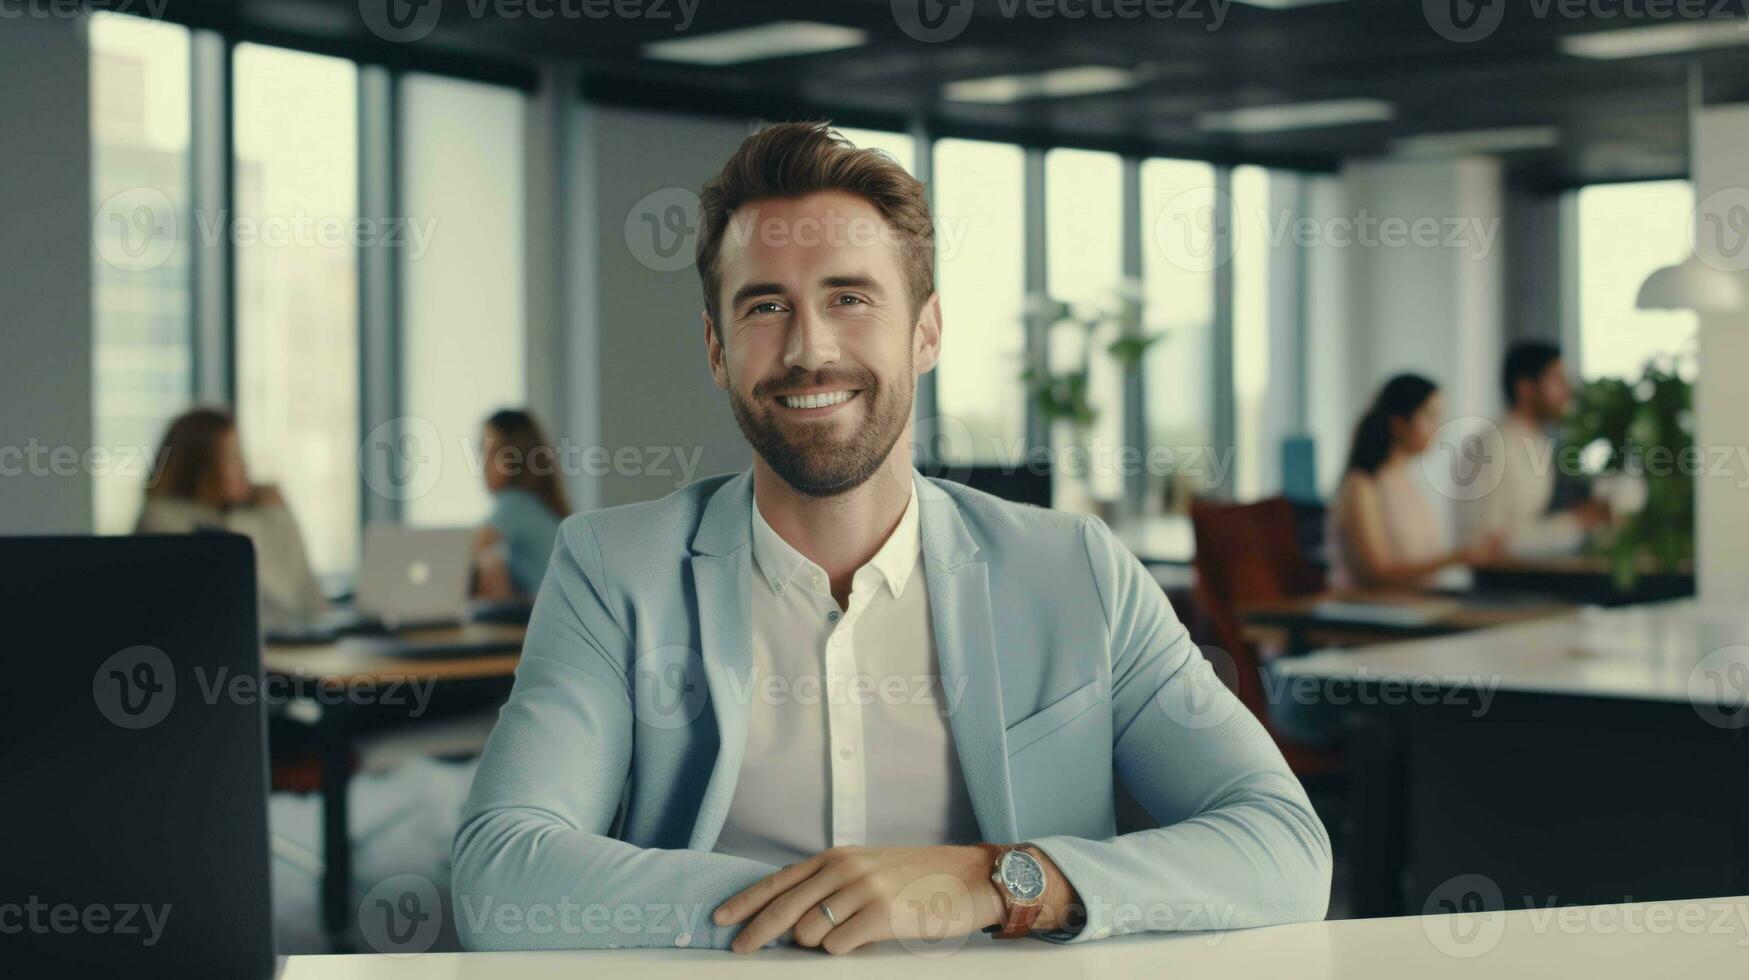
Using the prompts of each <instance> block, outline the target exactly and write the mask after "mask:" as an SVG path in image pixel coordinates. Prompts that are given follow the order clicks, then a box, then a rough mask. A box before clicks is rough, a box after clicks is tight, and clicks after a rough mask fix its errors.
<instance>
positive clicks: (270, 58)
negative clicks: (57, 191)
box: [230, 44, 370, 573]
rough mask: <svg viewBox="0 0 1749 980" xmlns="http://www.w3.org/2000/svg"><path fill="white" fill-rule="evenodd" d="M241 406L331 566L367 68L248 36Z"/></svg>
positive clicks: (241, 118)
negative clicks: (362, 72) (362, 80)
mask: <svg viewBox="0 0 1749 980" xmlns="http://www.w3.org/2000/svg"><path fill="white" fill-rule="evenodd" d="M233 74H234V77H235V82H234V96H233V107H234V113H233V129H234V132H235V139H236V163H235V190H234V195H235V214H234V216H233V219H232V228H231V229H230V231H231V234H232V241H233V247H234V250H235V253H234V254H235V257H236V290H237V296H236V311H237V313H236V316H237V319H236V325H235V326H236V345H237V360H236V367H237V377H236V388H237V415H238V425H239V427H240V429H241V431H242V437H243V453H244V456H245V458H246V459H247V460H248V463H249V466H250V470H251V474H252V476H253V477H254V479H256V480H257V481H265V482H273V483H277V484H278V485H279V486H280V488H281V490H282V491H283V493H284V495H285V497H286V500H287V502H288V503H289V504H290V506H291V508H292V510H293V512H294V513H295V514H296V515H297V517H298V520H299V523H300V524H301V525H302V527H303V532H304V539H305V541H306V543H307V545H308V547H309V552H310V560H311V563H312V564H314V565H315V567H316V570H317V571H318V572H322V573H336V572H344V571H346V570H349V569H351V568H352V567H353V566H354V564H355V562H356V560H357V554H358V539H359V495H360V491H359V468H358V459H359V448H358V447H359V431H358V429H359V393H358V392H359V380H358V379H359V374H358V348H359V342H358V338H359V333H358V256H357V248H356V245H355V243H357V242H359V241H361V240H363V235H365V234H369V233H370V229H362V228H360V227H359V226H358V222H357V220H356V219H357V217H358V70H357V67H356V66H355V65H353V63H352V62H349V61H344V60H341V59H338V58H327V57H321V56H318V55H312V54H305V53H302V52H294V51H286V50H282V49H278V48H271V47H263V46H261V45H256V44H243V45H239V46H238V47H237V48H236V51H235V54H234V58H233Z"/></svg>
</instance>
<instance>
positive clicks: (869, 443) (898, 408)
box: [729, 368, 913, 497]
mask: <svg viewBox="0 0 1749 980" xmlns="http://www.w3.org/2000/svg"><path fill="white" fill-rule="evenodd" d="M911 376H912V375H911V373H910V371H909V370H907V371H906V372H905V374H904V375H903V377H904V378H907V379H908V378H910V377H911ZM824 385H843V386H845V387H849V388H858V389H861V390H860V391H859V392H858V393H857V395H856V397H857V398H860V399H863V400H864V401H865V402H866V412H867V418H866V421H864V422H863V423H862V425H861V426H859V427H858V428H857V429H856V430H854V431H852V432H851V433H850V434H849V435H847V436H842V437H841V436H837V435H835V434H834V432H833V430H834V428H835V427H834V426H833V425H832V424H830V423H811V424H810V423H804V424H803V425H802V426H797V427H794V428H799V429H800V430H801V431H800V433H799V434H798V433H795V432H794V431H793V429H792V431H789V432H786V431H785V430H784V428H783V427H782V426H781V425H780V424H779V423H778V421H777V419H776V418H775V412H776V409H773V408H769V407H765V406H767V405H768V404H769V402H767V401H765V400H764V399H765V396H766V395H767V393H768V392H771V391H774V390H775V391H783V390H785V389H790V388H797V387H802V386H824ZM912 389H913V385H912V384H910V383H905V384H904V389H903V390H898V391H889V390H888V389H887V388H886V387H885V386H884V385H882V384H881V383H880V381H879V379H877V378H876V377H875V376H874V375H873V374H871V373H869V372H868V371H866V370H863V369H860V368H859V369H853V370H846V371H836V370H828V371H817V372H814V373H813V374H811V375H810V374H809V372H807V371H803V370H801V369H800V368H797V369H795V370H792V371H791V372H790V373H789V374H788V375H786V376H784V377H783V378H782V379H781V380H778V381H762V382H760V383H759V384H757V385H755V386H754V388H753V396H752V398H751V399H749V398H747V397H744V396H743V395H742V394H741V392H740V390H739V389H737V388H736V387H735V386H734V385H733V384H731V385H730V386H729V406H730V408H731V409H732V410H733V411H734V414H735V424H737V425H739V426H740V427H741V434H742V435H743V436H745V437H746V438H747V442H748V443H750V444H751V445H752V446H753V451H754V452H756V453H758V454H759V456H760V458H761V459H764V460H765V464H766V465H767V466H770V467H771V469H772V472H774V473H776V474H777V475H778V476H779V477H780V478H781V479H782V480H783V482H785V483H787V484H789V485H790V486H791V487H793V488H794V489H795V490H796V491H797V492H798V493H805V494H807V495H808V496H810V497H835V496H837V495H839V494H841V493H844V492H846V491H848V490H852V489H855V488H856V487H859V486H861V485H862V484H863V483H865V482H867V480H868V478H869V477H871V476H873V475H875V473H877V472H879V471H880V468H881V466H882V465H883V464H884V463H885V462H886V461H887V456H888V455H889V454H890V453H891V452H892V451H893V446H894V445H895V444H897V443H898V441H899V436H900V435H901V434H903V433H904V431H905V423H906V422H907V421H908V420H909V418H910V415H911V394H912Z"/></svg>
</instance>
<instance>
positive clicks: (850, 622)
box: [454, 123, 1330, 953]
mask: <svg viewBox="0 0 1749 980" xmlns="http://www.w3.org/2000/svg"><path fill="white" fill-rule="evenodd" d="M700 200H701V216H700V229H699V244H698V255H697V260H698V261H697V265H698V269H699V274H700V277H701V279H702V280H703V285H704V306H705V309H704V316H703V320H704V323H703V340H704V347H705V354H706V356H707V358H708V359H709V363H710V369H711V374H712V377H713V378H714V379H715V380H716V383H717V385H718V386H719V387H720V388H722V389H723V390H724V391H726V392H727V393H728V401H729V406H730V410H731V411H732V412H733V413H734V417H735V420H736V422H737V423H738V424H739V426H740V428H741V431H742V432H743V433H744V434H745V436H746V438H747V441H748V442H749V443H750V444H751V445H752V447H753V449H754V459H753V465H752V467H751V468H750V469H749V470H747V471H746V472H743V473H739V474H735V475H731V476H722V477H714V478H709V479H705V480H700V481H698V482H696V483H693V484H691V485H689V486H687V487H685V488H683V489H681V490H679V491H677V492H675V493H673V494H671V495H669V496H667V497H664V498H662V499H660V500H655V501H650V502H647V503H640V504H632V505H627V506H623V507H615V508H609V509H606V510H600V511H595V512H591V513H586V514H579V515H576V516H574V517H572V518H570V519H569V520H567V521H566V522H565V525H564V527H563V530H562V532H561V535H560V540H559V543H558V545H557V547H556V548H555V550H554V554H553V561H552V566H551V570H550V572H549V574H548V575H547V577H546V579H545V582H544V584H543V585H542V587H541V591H540V595H539V597H538V599H537V601H536V603H535V609H534V614H533V618H532V619H531V621H530V623H529V632H528V639H527V642H526V644H525V646H524V648H523V654H522V663H521V666H520V667H519V668H518V670H517V677H516V685H515V689H514V690H513V692H512V693H511V697H510V701H509V703H508V705H507V706H506V707H505V709H504V711H503V714H502V716H501V717H500V719H499V723H498V726H497V728H496V729H495V730H494V731H493V733H492V737H491V740H490V742H489V743H488V745H487V747H486V751H485V754H484V757H483V758H482V759H481V761H480V766H479V771H478V774H477V775H476V777H475V781H474V787H473V791H472V793H471V795H470V797H469V799H468V803H467V806H466V809H465V812H464V814H463V821H462V826H461V829H460V831H459V832H458V833H457V835H456V842H455V854H454V863H455V880H454V891H455V913H456V920H457V926H458V931H459V932H460V934H461V936H462V939H463V941H464V942H465V943H466V944H467V945H468V946H469V947H470V948H475V949H537V948H580V947H606V946H710V947H717V948H731V949H734V950H735V951H737V952H743V953H747V952H753V951H755V950H758V949H759V948H761V947H762V946H765V945H767V944H769V943H772V942H780V941H793V942H795V943H797V944H800V945H803V946H814V947H821V948H823V949H825V950H827V951H829V952H833V953H843V952H847V951H849V950H852V949H855V948H857V947H860V946H863V945H865V944H868V943H872V942H879V941H883V940H889V939H899V940H902V941H923V942H928V943H940V942H943V941H946V940H950V939H952V938H953V937H957V936H965V935H967V934H971V933H976V932H980V931H982V932H988V933H991V934H993V935H995V936H997V937H998V938H1015V937H1021V936H1026V935H1036V936H1040V937H1042V938H1047V939H1052V940H1056V941H1065V942H1075V941H1081V940H1087V939H1097V938H1101V937H1105V936H1110V935H1116V934H1121V933H1128V932H1137V931H1143V930H1173V929H1208V928H1238V927H1246V926H1257V925H1266V924H1271V923H1278V922H1289V921H1296V920H1304V919H1316V918H1321V917H1322V916H1323V915H1324V911H1325V907H1326V905H1327V902H1328V897H1329V884H1330V844H1329V838H1328V837H1327V835H1326V834H1325V831H1324V828H1323V826H1322V824H1320V822H1319V820H1318V818H1317V816H1316V815H1315V814H1314V813H1313V811H1312V808H1311V806H1310V805H1309V804H1308V802H1307V800H1306V797H1305V794H1304V792H1303V791H1302V789H1301V787H1300V786H1299V784H1298V782H1297V781H1296V780H1295V779H1294V777H1293V776H1292V774H1291V773H1290V772H1289V771H1288V769H1287V766H1286V764H1285V763H1284V762H1283V761H1282V757H1281V755H1280V753H1279V752H1278V751H1277V750H1276V748H1275V746H1274V744H1273V743H1272V742H1271V741H1270V739H1269V737H1268V735H1267V734H1266V733H1265V732H1264V730H1263V728H1262V727H1261V726H1260V725H1259V724H1258V723H1257V721H1256V720H1255V719H1254V718H1253V717H1252V716H1251V715H1250V714H1249V713H1248V712H1247V711H1246V710H1245V709H1244V708H1243V707H1242V706H1240V704H1239V702H1238V701H1237V700H1236V699H1235V698H1234V697H1233V696H1232V695H1231V694H1230V693H1229V692H1228V691H1227V689H1226V688H1225V687H1224V686H1223V685H1222V683H1221V682H1220V680H1219V679H1218V678H1217V677H1216V676H1215V674H1214V672H1213V670H1212V669H1211V668H1210V667H1209V665H1208V663H1207V661H1205V660H1204V659H1203V657H1202V655H1201V653H1200V652H1199V651H1198V650H1197V648H1196V646H1195V645H1194V644H1193V643H1192V642H1191V641H1190V638H1189V637H1188V635H1187V634H1186V632H1185V629H1184V627H1183V625H1181V624H1180V622H1179V621H1178V618H1177V617H1176V616H1175V615H1174V613H1173V611H1172V608H1171V606H1170V604H1169V603H1168V602H1167V601H1166V598H1165V596H1164V594H1163V593H1162V592H1161V590H1160V588H1159V586H1158V585H1156V584H1155V582H1154V580H1153V579H1152V578H1151V577H1150V576H1149V575H1148V573H1147V572H1146V571H1145V570H1144V569H1143V568H1142V566H1141V564H1140V563H1139V562H1138V561H1137V560H1136V559H1135V557H1134V556H1132V555H1130V554H1129V553H1128V552H1127V551H1125V550H1124V549H1123V548H1122V546H1120V545H1119V544H1118V543H1117V542H1116V541H1115V540H1114V539H1113V537H1112V535H1111V532H1110V531H1109V530H1108V529H1107V528H1106V527H1105V525H1104V524H1103V523H1101V522H1100V521H1099V520H1098V519H1097V518H1091V517H1085V516H1081V515H1077V514H1069V513H1062V512H1057V511H1051V510H1044V509H1040V508H1035V507H1027V506H1022V505H1016V504H1010V503H1007V502H1004V501H1002V500H999V499H996V498H994V497H991V496H989V495H987V494H983V493H980V492H977V491H974V490H971V489H968V488H966V487H963V486H961V485H959V484H955V483H949V482H943V481H939V480H935V479H931V478H926V477H924V476H922V475H921V474H919V473H918V472H917V471H916V470H915V468H914V467H913V465H912V462H911V452H912V440H911V426H912V422H911V415H912V408H913V398H914V393H915V389H916V383H917V377H918V376H919V375H920V374H922V373H923V372H926V371H929V370H932V369H933V368H934V366H935V363H936V360H937V358H938V357H939V354H940V350H941V344H942V338H943V335H944V330H943V315H942V309H941V302H940V299H939V298H938V297H937V296H936V294H935V288H934V275H933V267H934V237H933V231H932V221H931V219H930V215H929V211H928V207H927V204H926V203H925V198H924V191H923V187H922V185H920V184H919V183H918V182H917V181H916V180H915V179H913V178H912V177H911V176H910V175H908V174H906V173H905V172H904V170H902V169H901V168H899V167H898V166H897V165H895V164H894V163H893V162H892V161H891V160H889V159H888V158H886V157H884V156H882V155H880V154H878V153H875V152H872V151H868V150H857V149H855V148H854V147H852V146H850V145H849V144H848V143H847V142H845V141H844V140H843V139H842V138H841V137H839V136H838V135H836V134H835V133H833V132H832V131H831V130H829V129H828V128H827V127H826V126H825V125H824V124H810V123H792V124H783V125H776V126H771V127H768V128H766V129H764V130H762V131H760V132H759V133H757V134H755V135H754V136H752V137H750V138H748V140H747V141H746V142H745V143H743V144H742V146H741V147H740V149H739V150H737V151H736V153H735V155H734V156H733V157H732V158H731V159H730V160H729V161H728V162H727V163H726V164H725V165H724V167H723V169H722V171H721V172H720V173H719V174H718V175H717V176H716V177H715V178H713V179H712V180H711V181H710V183H708V184H707V185H706V186H705V188H704V191H703V193H702V194H701V195H700ZM975 301H976V299H975V297H968V298H967V299H966V300H965V302H968V303H971V302H975ZM967 353H968V354H969V355H970V356H976V355H975V353H974V352H967ZM1115 779H1121V780H1122V781H1123V783H1124V784H1125V786H1126V787H1127V788H1128V789H1129V790H1130V792H1131V793H1132V794H1133V795H1134V796H1135V797H1136V798H1137V799H1138V800H1139V801H1140V802H1141V803H1142V805H1143V806H1144V807H1145V808H1146V809H1147V811H1148V812H1149V814H1150V815H1151V816H1152V818H1153V819H1154V821H1155V822H1157V823H1158V825H1159V826H1158V827H1157V828H1155V829H1149V830H1140V831H1135V832H1132V833H1128V834H1123V835H1118V834H1117V833H1116V824H1115V817H1114V805H1113V785H1114V780H1115Z"/></svg>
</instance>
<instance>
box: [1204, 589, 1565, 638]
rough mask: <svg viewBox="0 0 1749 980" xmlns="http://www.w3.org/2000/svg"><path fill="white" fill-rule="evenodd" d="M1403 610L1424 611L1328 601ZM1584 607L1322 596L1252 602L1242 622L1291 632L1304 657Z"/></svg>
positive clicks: (1491, 598)
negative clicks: (1359, 610) (1360, 611)
mask: <svg viewBox="0 0 1749 980" xmlns="http://www.w3.org/2000/svg"><path fill="white" fill-rule="evenodd" d="M1332 601H1341V602H1350V603H1361V604H1369V605H1370V604H1378V605H1389V606H1401V607H1404V608H1406V609H1409V610H1413V611H1418V612H1420V613H1421V614H1422V615H1423V617H1424V618H1423V619H1422V620H1421V621H1418V622H1412V623H1411V622H1385V621H1381V620H1379V619H1375V618H1371V617H1367V616H1363V615H1357V614H1352V613H1349V612H1346V611H1344V610H1339V609H1326V608H1320V607H1321V606H1323V605H1324V604H1325V603H1327V602H1332ZM1577 611H1578V607H1576V606H1573V605H1570V604H1567V603H1564V602H1560V601H1557V600H1552V599H1540V598H1534V597H1522V596H1507V595H1488V594H1482V593H1476V594H1459V593H1452V594H1436V595H1416V594H1411V593H1389V592H1345V593H1337V592H1320V593H1317V594H1314V595H1307V596H1299V597H1296V598H1292V599H1281V600H1276V601H1272V602H1257V603H1246V604H1243V605H1241V606H1240V607H1239V609H1238V613H1239V619H1240V621H1241V622H1242V623H1243V624H1244V625H1246V626H1247V627H1263V628H1266V629H1275V630H1280V631H1283V632H1285V633H1286V634H1287V642H1286V649H1287V650H1288V652H1290V653H1300V652H1303V651H1305V650H1308V649H1311V648H1312V647H1314V646H1318V645H1341V646H1358V645H1364V644H1370V643H1379V642H1383V641H1388V640H1401V639H1409V638H1415V637H1432V636H1447V635H1450V634H1453V633H1467V632H1471V631H1473V630H1479V629H1487V628H1489V627H1494V626H1503V625H1508V624H1512V623H1522V622H1530V621H1535V620H1539V619H1548V618H1550V617H1559V616H1570V615H1573V614H1574V613H1576V612H1577Z"/></svg>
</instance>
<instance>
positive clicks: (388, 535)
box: [355, 524, 474, 630]
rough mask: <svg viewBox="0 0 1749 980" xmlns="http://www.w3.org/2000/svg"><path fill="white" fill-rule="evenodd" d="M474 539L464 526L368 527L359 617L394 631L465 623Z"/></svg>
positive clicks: (359, 596) (366, 530)
mask: <svg viewBox="0 0 1749 980" xmlns="http://www.w3.org/2000/svg"><path fill="white" fill-rule="evenodd" d="M473 537H474V531H473V530H472V529H471V528H465V527H451V528H423V527H401V526H399V525H395V524H372V525H370V526H369V527H366V528H365V529H364V564H363V566H362V567H361V568H360V569H359V573H358V597H357V599H356V600H355V605H356V606H357V608H358V614H359V616H361V617H363V618H364V619H366V620H374V621H376V622H380V623H381V624H382V625H383V627H384V628H385V629H391V630H396V629H408V628H411V627H416V626H449V625H453V624H455V623H460V622H463V621H465V620H466V619H467V617H468V591H469V590H468V578H469V576H470V574H471V573H472V570H473V569H472V562H471V561H470V558H471V543H472V541H473Z"/></svg>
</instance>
